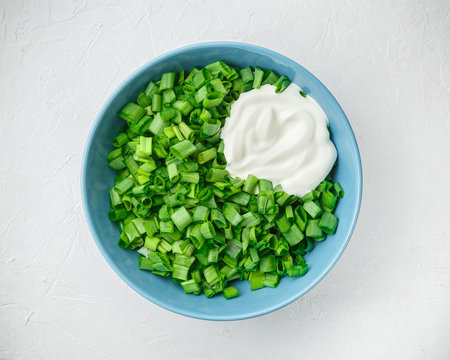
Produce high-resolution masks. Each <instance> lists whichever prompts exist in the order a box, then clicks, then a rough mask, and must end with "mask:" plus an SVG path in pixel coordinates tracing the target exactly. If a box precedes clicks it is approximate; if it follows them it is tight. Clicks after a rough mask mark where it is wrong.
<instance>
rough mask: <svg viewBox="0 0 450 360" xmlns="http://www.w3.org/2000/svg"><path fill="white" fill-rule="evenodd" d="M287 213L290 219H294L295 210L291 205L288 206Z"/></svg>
mask: <svg viewBox="0 0 450 360" xmlns="http://www.w3.org/2000/svg"><path fill="white" fill-rule="evenodd" d="M285 214H286V217H287V218H288V220H289V221H292V220H294V210H293V209H292V206H291V205H288V206H286V208H285Z"/></svg>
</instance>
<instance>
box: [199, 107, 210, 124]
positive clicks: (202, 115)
mask: <svg viewBox="0 0 450 360" xmlns="http://www.w3.org/2000/svg"><path fill="white" fill-rule="evenodd" d="M211 116H212V115H211V113H210V112H209V111H208V110H206V109H202V112H201V113H200V119H201V120H203V121H208V120H209V119H211Z"/></svg>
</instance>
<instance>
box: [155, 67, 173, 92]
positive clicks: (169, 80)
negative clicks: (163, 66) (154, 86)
mask: <svg viewBox="0 0 450 360" xmlns="http://www.w3.org/2000/svg"><path fill="white" fill-rule="evenodd" d="M174 84H175V73H174V72H169V73H164V74H162V75H161V83H160V84H159V91H162V90H164V89H171V88H173V86H174Z"/></svg>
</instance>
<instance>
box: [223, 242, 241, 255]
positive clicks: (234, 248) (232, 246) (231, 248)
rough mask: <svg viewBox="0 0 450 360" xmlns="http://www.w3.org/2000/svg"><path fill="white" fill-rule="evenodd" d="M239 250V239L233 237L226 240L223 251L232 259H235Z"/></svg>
mask: <svg viewBox="0 0 450 360" xmlns="http://www.w3.org/2000/svg"><path fill="white" fill-rule="evenodd" d="M241 251H242V244H241V242H240V241H238V240H235V239H232V240H230V241H228V243H227V246H226V248H225V253H226V254H227V255H228V256H229V257H231V258H232V259H237V257H238V256H239V254H240V253H241Z"/></svg>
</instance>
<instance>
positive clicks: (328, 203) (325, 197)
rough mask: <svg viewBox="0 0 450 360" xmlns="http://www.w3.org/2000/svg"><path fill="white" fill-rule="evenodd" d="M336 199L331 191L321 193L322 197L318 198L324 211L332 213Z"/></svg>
mask: <svg viewBox="0 0 450 360" xmlns="http://www.w3.org/2000/svg"><path fill="white" fill-rule="evenodd" d="M337 199H338V197H337V196H336V195H334V194H333V193H332V192H331V191H328V190H326V191H324V192H323V193H322V196H321V197H320V203H321V204H322V206H323V207H324V208H325V209H327V210H329V211H333V210H334V208H335V207H336V201H337Z"/></svg>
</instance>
